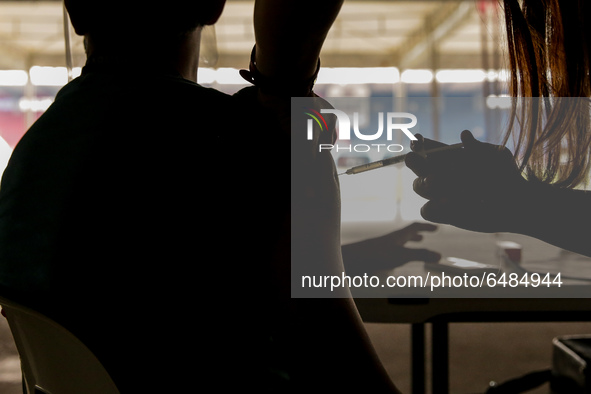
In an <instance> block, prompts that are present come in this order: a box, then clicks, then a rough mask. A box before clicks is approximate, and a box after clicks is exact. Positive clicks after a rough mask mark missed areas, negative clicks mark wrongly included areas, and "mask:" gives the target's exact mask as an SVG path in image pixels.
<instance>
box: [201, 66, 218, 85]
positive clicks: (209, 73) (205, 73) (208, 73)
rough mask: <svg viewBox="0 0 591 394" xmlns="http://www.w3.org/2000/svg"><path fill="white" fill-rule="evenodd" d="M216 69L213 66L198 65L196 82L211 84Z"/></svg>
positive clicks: (213, 80)
mask: <svg viewBox="0 0 591 394" xmlns="http://www.w3.org/2000/svg"><path fill="white" fill-rule="evenodd" d="M215 76H216V70H214V69H213V68H205V67H199V68H198V69H197V82H199V83H200V84H211V83H214V82H215Z"/></svg>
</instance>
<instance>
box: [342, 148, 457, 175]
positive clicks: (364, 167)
mask: <svg viewBox="0 0 591 394" xmlns="http://www.w3.org/2000/svg"><path fill="white" fill-rule="evenodd" d="M463 146H464V144H462V143H459V144H453V145H446V146H442V147H440V148H434V149H431V150H427V151H423V152H421V154H424V155H428V154H430V153H436V152H444V151H448V150H453V149H459V148H461V147H463ZM405 158H406V154H405V155H400V156H395V157H390V158H389V159H384V160H379V161H374V162H371V163H367V164H362V165H360V166H355V167H351V168H349V169H348V170H347V171H345V172H341V173H340V174H339V175H343V174H347V175H353V174H359V173H361V172H365V171H371V170H375V169H376V168H382V167H386V166H391V165H393V164H398V163H402V162H403V161H404V159H405Z"/></svg>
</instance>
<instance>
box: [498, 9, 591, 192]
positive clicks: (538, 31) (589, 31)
mask: <svg viewBox="0 0 591 394" xmlns="http://www.w3.org/2000/svg"><path fill="white" fill-rule="evenodd" d="M503 6H504V13H505V25H506V31H507V44H508V57H509V60H510V67H511V71H512V82H511V93H512V95H513V96H515V97H544V98H557V97H584V98H589V97H590V96H591V76H590V71H591V25H590V24H589V23H588V21H587V20H586V19H587V18H588V17H589V15H591V1H589V0H503ZM576 101H577V103H574V102H573V100H570V101H566V100H541V99H537V100H523V101H522V102H523V103H525V104H526V105H524V106H523V107H522V111H521V112H520V113H519V115H520V117H521V120H520V121H521V122H522V124H521V126H522V127H521V131H520V132H519V133H517V138H516V152H515V153H516V155H517V156H519V158H520V160H521V162H522V167H523V168H524V169H525V168H527V170H528V172H529V176H531V177H534V178H537V179H540V180H542V181H544V182H548V183H554V184H556V185H559V186H564V187H574V186H576V185H578V184H580V183H581V182H583V181H585V180H586V179H587V176H588V173H589V168H590V163H589V150H590V147H591V133H590V132H589V127H590V120H589V107H588V104H587V103H586V100H583V99H580V100H576ZM543 112H545V113H547V114H548V117H547V121H545V122H544V123H545V124H547V125H548V126H542V124H541V123H542V122H541V119H543V117H542V113H543ZM516 114H517V112H516V111H514V114H513V115H516ZM544 116H545V115H544ZM512 120H514V116H512ZM513 125H514V124H513V123H512V124H511V126H513ZM510 131H511V130H509V132H510ZM508 139H509V135H507V137H506V140H505V142H507V141H508ZM565 156H567V157H568V158H569V160H566V161H565V160H564V157H565Z"/></svg>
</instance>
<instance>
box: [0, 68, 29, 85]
mask: <svg viewBox="0 0 591 394" xmlns="http://www.w3.org/2000/svg"><path fill="white" fill-rule="evenodd" d="M27 79H28V77H27V72H26V71H24V70H0V86H25V85H26V84H27Z"/></svg>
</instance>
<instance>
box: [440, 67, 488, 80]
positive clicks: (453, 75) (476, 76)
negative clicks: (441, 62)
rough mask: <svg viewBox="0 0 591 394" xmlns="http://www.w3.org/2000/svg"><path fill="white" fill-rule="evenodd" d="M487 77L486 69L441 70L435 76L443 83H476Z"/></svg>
mask: <svg viewBox="0 0 591 394" xmlns="http://www.w3.org/2000/svg"><path fill="white" fill-rule="evenodd" d="M486 77H487V73H485V72H484V70H440V71H437V74H436V75H435V78H436V79H437V82H441V83H446V82H447V83H475V82H483V81H484V80H485V79H486Z"/></svg>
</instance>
